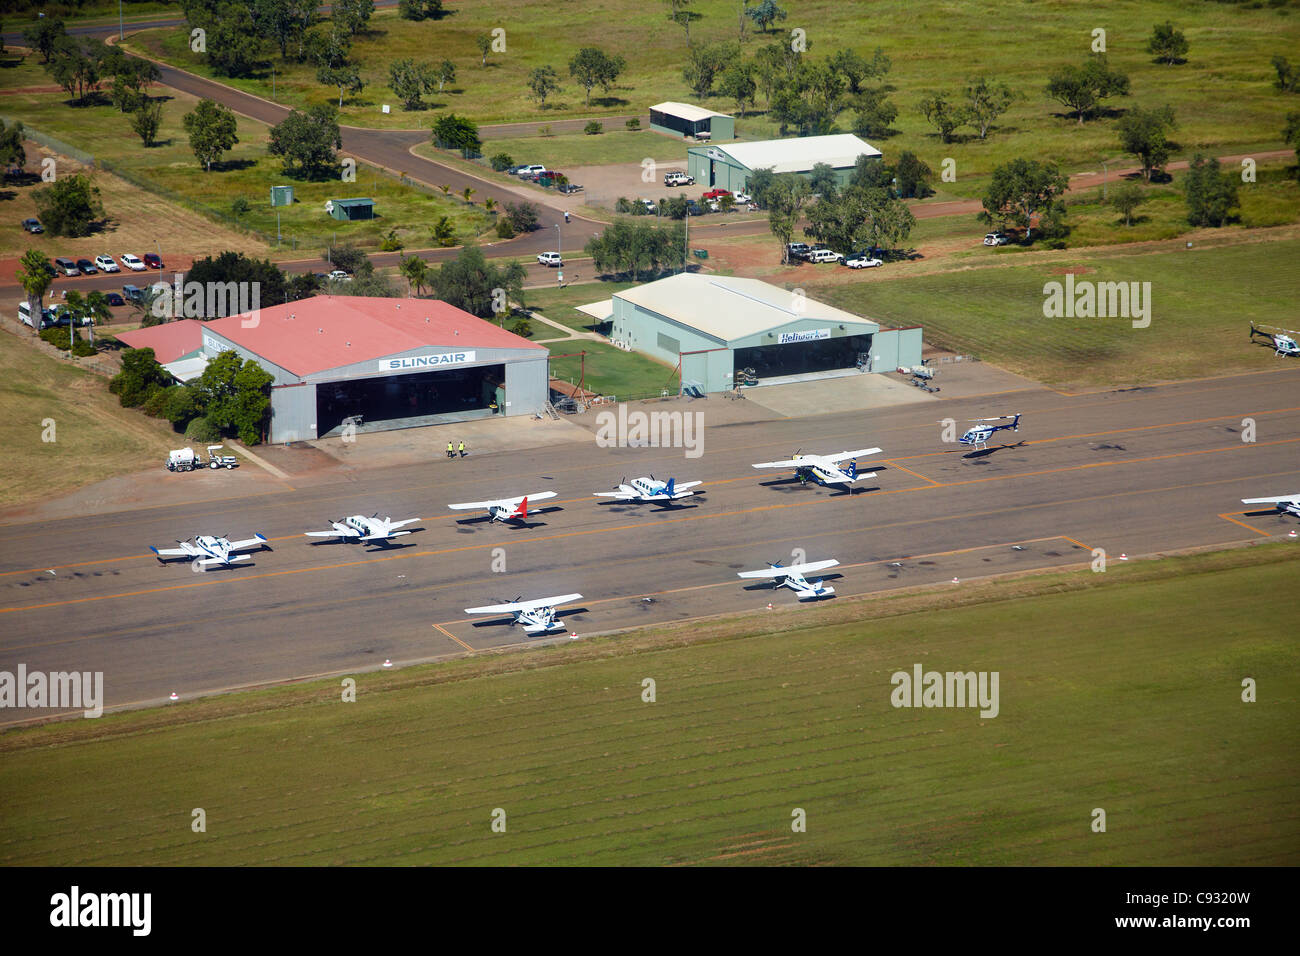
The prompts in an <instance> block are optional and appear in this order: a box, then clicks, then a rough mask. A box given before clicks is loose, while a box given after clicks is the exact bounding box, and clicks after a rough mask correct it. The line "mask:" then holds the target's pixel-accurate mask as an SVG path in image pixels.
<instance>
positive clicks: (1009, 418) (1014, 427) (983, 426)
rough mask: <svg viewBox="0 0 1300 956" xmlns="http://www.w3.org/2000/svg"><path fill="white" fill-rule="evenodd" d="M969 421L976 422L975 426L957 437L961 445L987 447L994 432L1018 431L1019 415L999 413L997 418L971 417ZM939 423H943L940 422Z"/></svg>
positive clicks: (978, 447) (976, 447) (977, 447)
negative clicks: (1002, 423) (1005, 423)
mask: <svg viewBox="0 0 1300 956" xmlns="http://www.w3.org/2000/svg"><path fill="white" fill-rule="evenodd" d="M970 421H972V422H975V423H977V424H976V427H975V428H970V429H967V431H966V434H964V435H962V436H961V438H959V439H957V440H958V441H960V442H961V443H962V444H963V445H971V446H973V447H974V448H975V449H977V450H978V449H980V448H987V447H988V446H989V439H990V438H992V437H993V433H994V432H1000V431H1002V430H1003V429H1006V428H1009V429H1011V431H1013V432H1018V431H1020V416H1019V415H999V416H998V417H997V418H972V419H970ZM1003 421H1005V422H1010V424H1008V425H990V424H988V422H1003ZM940 424H943V423H942V422H940Z"/></svg>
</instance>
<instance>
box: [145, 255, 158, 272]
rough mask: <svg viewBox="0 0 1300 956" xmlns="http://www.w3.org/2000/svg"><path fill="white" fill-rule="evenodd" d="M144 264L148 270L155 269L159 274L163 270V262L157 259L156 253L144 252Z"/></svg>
mask: <svg viewBox="0 0 1300 956" xmlns="http://www.w3.org/2000/svg"><path fill="white" fill-rule="evenodd" d="M144 264H145V266H147V267H148V268H150V269H157V270H158V271H160V272H161V271H162V269H163V261H162V259H160V258H159V257H158V253H156V252H146V253H145V254H144Z"/></svg>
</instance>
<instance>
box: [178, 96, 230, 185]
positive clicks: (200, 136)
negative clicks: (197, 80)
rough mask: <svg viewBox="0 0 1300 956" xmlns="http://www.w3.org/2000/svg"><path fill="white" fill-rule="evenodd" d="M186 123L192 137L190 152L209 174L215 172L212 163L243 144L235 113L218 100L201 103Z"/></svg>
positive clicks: (186, 115) (186, 119)
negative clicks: (239, 143)
mask: <svg viewBox="0 0 1300 956" xmlns="http://www.w3.org/2000/svg"><path fill="white" fill-rule="evenodd" d="M182 122H183V124H184V126H185V132H186V133H188V134H189V137H190V149H191V150H192V151H193V152H194V157H195V159H197V160H198V161H199V162H200V163H202V164H203V168H204V169H205V170H206V171H207V172H212V164H213V163H214V162H216V161H217V160H219V159H220V158H221V154H222V153H224V152H227V151H228V150H231V149H233V148H234V146H235V144H236V143H238V142H239V137H238V136H236V135H235V131H236V125H237V124H236V122H235V114H234V113H233V112H232V111H231V110H230V109H229V107H225V106H222V105H221V104H220V103H217V102H216V101H215V100H199V102H198V104H197V105H196V106H195V107H194V109H193V110H192V111H191V112H189V113H186V114H185V117H184V119H183V120H182Z"/></svg>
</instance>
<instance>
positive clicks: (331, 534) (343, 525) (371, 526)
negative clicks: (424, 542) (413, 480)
mask: <svg viewBox="0 0 1300 956" xmlns="http://www.w3.org/2000/svg"><path fill="white" fill-rule="evenodd" d="M419 520H420V519H419V518H407V519H406V520H405V521H394V520H393V519H392V518H381V517H379V515H378V514H373V515H371V516H370V517H369V518H367V517H366V516H365V515H352V516H351V517H349V518H340V519H339V520H338V521H331V522H330V524H331V525H332V526H333V528H334V530H333V531H308V532H305V533H306V535H307V537H309V538H339V539H340V540H343V541H360V542H362V543H365V542H368V541H388V540H391V539H392V538H400V537H402V536H403V535H408V534H414V532H412V531H398V530H397V529H398V528H400V527H402V525H407V524H414V523H415V522H417V521H419Z"/></svg>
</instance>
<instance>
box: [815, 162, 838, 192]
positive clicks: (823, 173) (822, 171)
mask: <svg viewBox="0 0 1300 956" xmlns="http://www.w3.org/2000/svg"><path fill="white" fill-rule="evenodd" d="M808 188H809V189H810V190H812V192H813V193H814V194H815V195H818V196H821V198H822V199H828V198H833V197H834V196H835V194H836V193H837V192H838V191H839V188H840V183H839V180H838V179H836V177H835V168H834V167H833V166H831V165H830V164H829V163H814V164H813V168H812V170H811V171H810V172H809V173H808Z"/></svg>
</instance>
